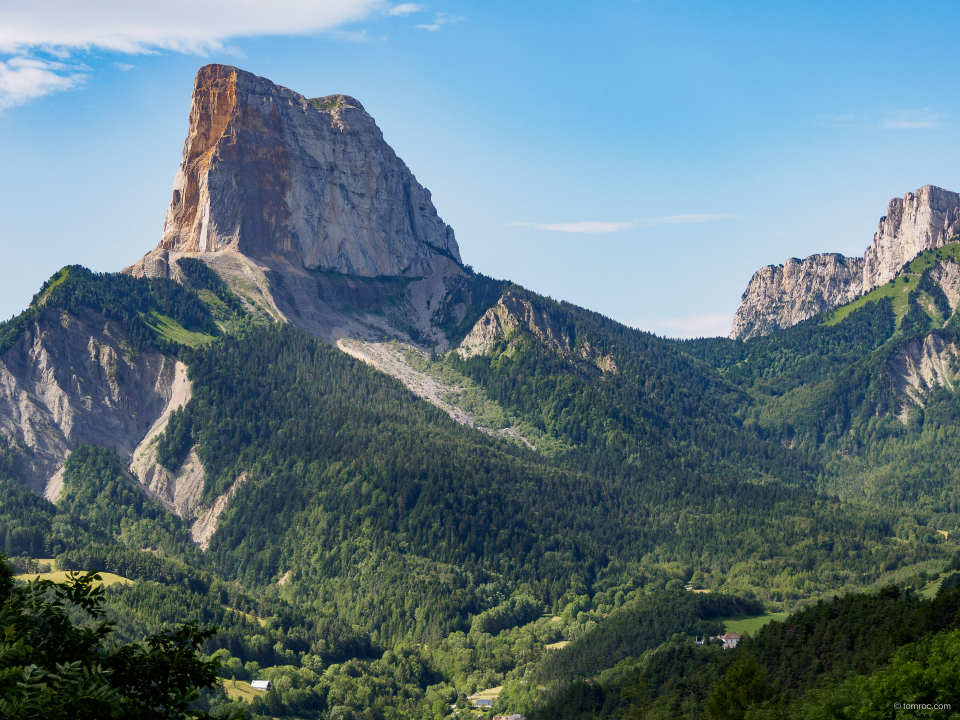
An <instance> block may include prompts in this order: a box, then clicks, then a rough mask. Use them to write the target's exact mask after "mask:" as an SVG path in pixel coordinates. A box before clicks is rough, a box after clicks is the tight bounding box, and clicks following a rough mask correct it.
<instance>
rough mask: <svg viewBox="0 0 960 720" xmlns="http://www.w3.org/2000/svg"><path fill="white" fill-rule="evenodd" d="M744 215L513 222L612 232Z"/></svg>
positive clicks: (544, 227) (554, 228)
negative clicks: (566, 221) (563, 221)
mask: <svg viewBox="0 0 960 720" xmlns="http://www.w3.org/2000/svg"><path fill="white" fill-rule="evenodd" d="M740 217H742V216H741V215H731V214H728V213H725V214H723V215H703V214H699V213H691V214H687V215H666V216H664V217H658V218H647V219H645V220H625V221H622V222H608V221H603V220H581V221H580V222H568V223H534V222H512V223H510V225H512V226H514V227H518V226H526V227H534V228H537V229H538V230H551V231H553V232H566V233H612V232H617V231H618V230H624V229H626V228H632V227H641V228H645V227H654V226H656V225H677V224H682V223H704V222H711V221H713V220H731V219H736V218H740Z"/></svg>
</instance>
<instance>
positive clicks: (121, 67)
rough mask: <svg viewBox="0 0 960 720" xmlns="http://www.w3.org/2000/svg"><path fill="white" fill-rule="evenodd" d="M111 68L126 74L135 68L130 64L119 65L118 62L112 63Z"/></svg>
mask: <svg viewBox="0 0 960 720" xmlns="http://www.w3.org/2000/svg"><path fill="white" fill-rule="evenodd" d="M113 66H114V67H115V68H116V69H117V70H123V71H124V72H128V71H130V70H133V68H134V67H136V66H135V65H131V64H130V63H120V62H118V63H114V64H113Z"/></svg>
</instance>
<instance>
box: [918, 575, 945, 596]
mask: <svg viewBox="0 0 960 720" xmlns="http://www.w3.org/2000/svg"><path fill="white" fill-rule="evenodd" d="M942 584H943V578H942V577H938V578H937V579H936V580H934V581H933V582H930V583H927V584H926V585H925V586H924V588H923V590H921V591H920V595H921V596H923V597H925V598H926V599H927V600H933V599H934V598H935V597H936V596H937V591H938V590H940V586H941V585H942Z"/></svg>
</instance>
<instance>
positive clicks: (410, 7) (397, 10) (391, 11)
mask: <svg viewBox="0 0 960 720" xmlns="http://www.w3.org/2000/svg"><path fill="white" fill-rule="evenodd" d="M421 10H423V5H417V4H416V3H401V4H399V5H394V6H393V7H391V8H388V9H387V10H385V11H384V15H389V16H390V17H404V16H406V15H410V14H411V13H415V12H420V11H421Z"/></svg>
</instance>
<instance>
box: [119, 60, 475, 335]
mask: <svg viewBox="0 0 960 720" xmlns="http://www.w3.org/2000/svg"><path fill="white" fill-rule="evenodd" d="M184 256H189V257H194V258H197V259H199V260H201V261H203V262H204V263H206V264H207V265H208V266H210V267H211V268H212V269H213V270H214V271H216V272H217V274H218V275H219V276H220V277H221V279H223V280H224V281H225V282H226V283H227V284H228V285H230V287H231V288H232V289H233V290H234V291H235V292H236V293H237V294H238V295H239V296H240V297H241V299H243V300H244V302H245V303H247V304H248V309H251V310H254V312H255V313H256V314H260V315H265V316H269V317H272V318H273V319H276V320H280V321H282V322H289V323H292V324H293V325H295V326H297V327H298V328H300V329H301V330H303V331H304V332H307V333H309V334H311V335H313V336H315V337H318V338H321V339H322V340H324V341H326V342H329V343H331V344H336V342H337V341H338V340H339V339H340V338H344V337H348V338H357V339H360V340H365V341H375V340H379V339H381V338H382V337H384V336H387V337H391V338H395V339H398V340H400V341H402V342H413V343H415V344H418V345H420V346H429V347H432V348H433V349H435V350H437V351H438V352H443V351H445V350H446V349H447V340H446V337H445V335H444V333H443V332H442V330H441V329H440V327H439V323H438V321H437V320H436V317H435V316H436V315H437V312H438V309H440V308H441V307H443V305H444V299H445V297H446V295H447V292H448V286H450V285H451V284H452V283H455V282H456V278H459V277H461V276H463V274H464V270H463V267H462V263H461V260H460V250H459V248H458V246H457V241H456V238H455V237H454V233H453V229H452V228H450V227H449V226H447V225H446V224H445V223H444V222H443V221H442V220H441V219H440V217H439V216H438V215H437V211H436V208H435V207H434V205H433V202H432V200H431V196H430V192H429V190H427V189H426V188H424V187H422V186H421V185H420V184H419V183H418V182H417V180H416V178H415V177H414V176H413V174H412V173H411V172H410V170H409V169H408V168H407V166H406V165H405V164H404V162H403V161H402V160H401V159H400V158H398V157H397V155H396V153H395V152H394V151H393V150H392V149H391V148H390V146H389V145H387V143H386V142H385V141H384V139H383V135H382V133H381V132H380V129H379V128H378V127H377V125H376V123H375V122H374V121H373V118H371V117H370V115H369V114H367V112H366V111H365V110H364V109H363V106H362V105H360V103H359V102H357V101H356V100H355V99H353V98H351V97H349V96H347V95H331V96H329V97H325V98H319V99H314V100H308V99H307V98H305V97H304V96H302V95H299V94H297V93H295V92H293V91H291V90H288V89H286V88H283V87H280V86H278V85H274V84H273V83H272V82H270V81H269V80H266V79H264V78H261V77H257V76H255V75H252V74H251V73H248V72H244V71H243V70H238V69H237V68H234V67H229V66H225V65H208V66H206V67H203V68H201V69H200V71H199V72H198V73H197V78H196V83H195V86H194V91H193V103H192V106H191V110H190V124H189V131H188V135H187V139H186V141H185V143H184V150H183V160H182V162H181V164H180V168H179V170H178V171H177V174H176V178H175V180H174V189H173V198H172V200H171V202H170V207H169V209H168V211H167V215H166V219H165V221H164V227H163V235H162V239H161V241H160V244H159V246H158V247H157V248H156V249H154V250H153V251H151V252H149V253H148V254H147V255H146V256H144V257H143V258H141V259H140V260H139V261H138V262H137V263H135V264H134V265H132V266H131V267H129V268H127V269H126V270H125V272H127V273H129V274H132V275H134V276H137V277H167V278H171V279H174V280H180V279H181V277H180V270H179V268H178V266H177V263H176V261H177V260H178V259H180V258H182V257H184Z"/></svg>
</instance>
